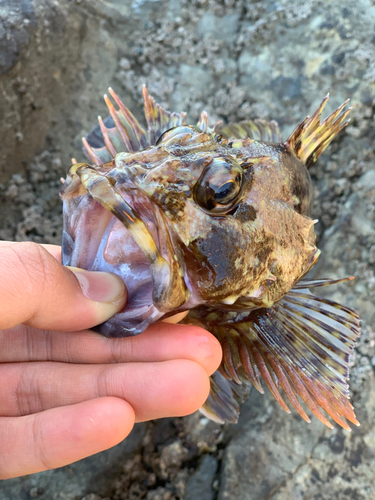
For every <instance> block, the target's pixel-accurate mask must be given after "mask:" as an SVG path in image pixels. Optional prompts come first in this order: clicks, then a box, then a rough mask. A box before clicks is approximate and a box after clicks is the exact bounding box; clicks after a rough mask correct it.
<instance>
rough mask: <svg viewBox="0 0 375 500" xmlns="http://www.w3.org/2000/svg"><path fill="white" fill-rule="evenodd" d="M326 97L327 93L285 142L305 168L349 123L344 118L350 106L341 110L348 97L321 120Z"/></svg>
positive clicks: (327, 97)
mask: <svg viewBox="0 0 375 500" xmlns="http://www.w3.org/2000/svg"><path fill="white" fill-rule="evenodd" d="M328 99H329V96H328V95H327V96H326V97H325V98H324V99H323V101H322V102H321V103H320V105H319V107H318V109H317V110H316V111H315V113H314V114H313V115H312V117H311V118H310V117H307V118H305V120H303V122H302V123H300V124H299V125H298V126H297V127H296V129H295V130H294V132H293V133H292V134H291V135H290V137H289V138H288V140H287V141H286V143H285V144H286V146H288V147H289V148H290V149H291V151H292V152H293V153H294V154H295V155H296V156H298V158H299V159H300V160H301V161H302V162H303V163H304V164H305V165H306V167H307V168H309V167H310V166H311V165H312V164H313V163H314V162H315V161H316V160H317V158H318V157H319V156H320V155H321V154H322V153H323V151H324V150H325V149H326V147H327V146H329V144H330V143H331V141H332V140H333V138H334V137H335V136H336V135H337V134H338V133H339V132H340V131H341V130H342V129H343V128H344V127H346V126H347V125H348V123H349V120H346V118H347V116H348V114H349V112H350V109H351V108H348V109H347V110H346V111H343V110H344V108H345V106H346V105H347V104H348V102H349V99H348V100H346V101H345V102H344V103H343V104H341V106H339V107H338V108H337V109H336V110H335V111H334V112H333V113H332V114H331V115H329V116H328V118H326V119H325V120H324V121H323V122H321V117H322V112H323V109H324V108H325V105H326V104H327V101H328Z"/></svg>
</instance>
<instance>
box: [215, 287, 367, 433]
mask: <svg viewBox="0 0 375 500" xmlns="http://www.w3.org/2000/svg"><path fill="white" fill-rule="evenodd" d="M323 281H324V280H323ZM332 281H334V282H335V280H332ZM317 282H318V286H322V280H317ZM311 283H312V280H306V282H305V284H304V286H305V287H306V284H309V285H311ZM325 284H327V283H324V285H325ZM210 331H212V333H213V334H214V335H216V337H217V338H218V339H219V341H220V342H221V344H222V345H223V350H224V357H223V362H222V366H221V369H220V373H224V374H225V375H224V376H223V375H220V376H221V377H222V378H223V379H225V380H226V384H229V386H230V387H231V390H232V392H233V391H235V390H238V388H239V387H243V389H245V388H246V387H247V385H248V384H252V385H254V386H255V387H256V388H257V389H258V390H259V389H261V385H260V378H262V379H263V381H264V382H265V384H266V385H267V386H268V388H269V389H270V391H271V393H272V394H273V395H274V397H275V399H276V400H277V401H278V403H279V404H280V406H281V407H282V408H283V409H284V410H285V411H287V412H289V408H288V406H287V405H286V403H285V401H284V399H283V398H282V396H281V394H280V392H279V391H280V388H282V389H283V391H284V393H285V394H286V396H287V398H288V400H289V401H290V403H291V404H292V405H293V406H294V408H295V409H296V410H297V412H298V413H299V414H300V415H301V417H302V418H304V419H305V420H306V421H309V417H308V415H307V414H306V412H305V410H304V409H303V408H302V406H301V404H300V402H299V400H298V396H299V397H300V398H301V399H302V400H303V401H304V402H305V404H306V405H307V407H308V408H309V409H310V410H311V412H312V413H313V414H314V415H315V416H316V417H317V418H319V419H320V420H321V421H322V422H323V423H324V424H325V425H327V426H328V427H331V428H332V424H331V422H330V421H329V420H328V419H327V418H326V416H325V415H324V414H323V413H322V411H323V410H324V411H325V412H326V413H327V414H328V415H329V416H330V417H331V418H332V419H333V420H334V421H335V422H336V423H337V424H339V425H341V426H342V427H343V428H344V429H346V430H350V427H349V426H348V424H347V422H346V420H348V421H350V422H352V423H354V424H356V425H358V421H357V419H356V417H355V414H354V411H353V407H352V405H351V404H350V402H349V387H348V384H347V379H348V370H349V368H348V365H349V358H350V355H351V353H352V351H353V348H354V345H355V341H356V339H357V337H358V335H359V318H358V315H357V314H356V313H355V312H354V311H353V310H351V309H350V308H347V307H345V306H341V305H340V304H337V303H336V302H334V301H332V300H328V299H324V298H322V299H321V298H319V297H316V296H315V295H313V294H312V293H311V292H309V291H308V290H307V288H302V286H301V287H297V288H294V289H292V290H291V291H290V293H289V294H287V295H286V296H285V297H284V298H283V299H282V300H280V301H279V302H278V303H277V304H275V305H274V306H273V307H272V308H270V309H257V310H255V311H252V312H250V313H249V315H248V316H247V317H246V318H244V319H242V320H241V321H240V322H238V323H230V324H227V325H223V324H222V323H221V324H220V325H217V326H211V327H210ZM239 382H240V383H239ZM223 384H224V382H223ZM229 386H226V388H227V389H228V387H229ZM219 389H220V385H219V386H216V387H215V390H216V392H218V391H219ZM261 392H263V391H261ZM228 394H229V393H228V390H227V392H226V397H227V398H228V397H229V396H228ZM233 394H234V392H233ZM243 394H244V393H243ZM218 396H219V395H218V394H216V399H215V401H216V403H215V405H212V404H211V407H210V411H211V412H213V411H217V412H219V413H220V415H221V417H220V418H222V417H223V415H224V413H225V412H228V411H229V410H228V408H229V406H230V408H231V411H233V408H234V406H233V405H237V406H238V405H239V404H240V403H239V402H238V401H237V399H238V398H237V399H235V400H233V398H232V399H231V402H230V404H229V403H228V401H227V402H226V403H225V405H226V410H225V411H224V410H223V409H222V408H221V407H220V403H219V399H218ZM233 397H234V396H233ZM228 405H229V406H228ZM345 419H346V420H345Z"/></svg>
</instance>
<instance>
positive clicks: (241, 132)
mask: <svg viewBox="0 0 375 500" xmlns="http://www.w3.org/2000/svg"><path fill="white" fill-rule="evenodd" d="M215 132H217V133H219V134H221V135H223V136H224V137H227V138H228V139H231V138H235V139H246V138H250V139H254V140H255V141H264V142H281V140H282V139H281V132H280V128H279V125H278V123H277V122H275V121H267V120H253V121H249V120H248V121H242V122H239V123H229V124H228V125H223V124H222V123H219V124H218V125H217V126H216V127H215Z"/></svg>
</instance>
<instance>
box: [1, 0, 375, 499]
mask: <svg viewBox="0 0 375 500" xmlns="http://www.w3.org/2000/svg"><path fill="white" fill-rule="evenodd" d="M374 25H375V7H374V6H373V5H372V2H371V1H370V0H357V1H356V2H352V1H350V0H331V1H323V0H303V1H299V0H298V1H293V2H290V1H289V0H279V1H278V2H275V1H271V0H261V1H249V0H236V1H235V0H220V1H219V0H218V1H213V0H194V1H191V0H189V1H188V0H169V1H168V0H134V1H131V0H112V1H102V0H75V1H71V0H22V1H21V0H10V1H6V0H5V1H4V0H3V1H2V2H1V3H0V89H1V92H0V113H1V115H0V116H1V120H0V134H1V138H2V141H1V156H0V182H3V184H1V185H0V238H2V239H16V240H18V241H21V240H33V241H37V242H51V243H59V242H60V234H61V205H60V201H59V198H58V188H59V177H60V176H61V175H64V174H65V171H66V169H67V168H68V167H69V159H70V158H71V157H72V156H74V157H77V159H78V160H79V159H81V158H82V155H81V153H80V148H81V146H80V137H81V136H82V135H83V134H84V133H86V132H87V131H88V130H89V129H90V128H91V126H92V125H93V124H94V123H95V120H96V115H97V114H105V107H104V104H103V103H102V100H101V94H102V93H103V92H104V91H105V90H106V88H107V86H108V85H109V84H110V85H111V86H113V87H114V89H115V90H116V92H118V93H119V94H120V95H121V97H122V98H123V99H124V102H125V103H126V104H127V105H128V106H129V107H130V108H131V109H132V110H133V111H134V112H135V114H136V115H137V117H141V100H140V89H141V86H142V84H143V83H147V84H148V88H149V91H150V93H151V94H153V95H154V96H155V97H156V98H157V99H158V101H159V102H161V103H162V104H164V105H167V106H168V107H170V108H174V109H175V110H178V111H181V110H186V111H187V112H188V113H189V116H190V117H191V118H192V119H194V120H195V119H196V118H197V116H198V114H199V112H200V111H201V109H202V108H205V109H206V111H208V112H209V113H210V115H211V116H212V118H213V120H216V119H223V120H235V119H244V118H255V117H261V118H274V119H276V120H278V121H279V123H280V124H281V126H282V129H283V130H284V132H285V136H287V134H288V133H289V132H290V131H291V129H292V128H293V127H294V126H295V125H296V124H297V123H298V122H299V121H300V120H301V119H302V118H304V117H305V115H306V114H307V113H308V112H310V111H312V110H313V109H314V107H315V106H316V105H317V104H318V103H319V102H320V100H321V99H322V97H323V96H324V95H325V94H326V93H327V91H330V92H331V96H332V97H331V100H330V102H329V104H328V108H329V110H333V109H334V107H335V106H337V105H338V104H340V103H341V102H343V101H344V100H345V99H346V98H347V97H350V98H351V99H352V105H353V111H352V122H351V125H350V126H349V127H348V128H347V129H346V131H345V132H344V133H342V134H341V136H340V139H339V140H337V141H335V142H334V144H332V146H331V147H330V148H329V149H328V150H327V152H326V153H324V155H323V156H322V157H321V158H320V159H319V162H318V163H317V164H316V165H314V166H313V168H312V170H311V173H312V177H313V181H314V186H315V202H314V216H315V217H317V218H319V220H320V222H319V224H318V225H317V226H316V228H317V231H318V234H319V237H320V244H319V246H320V248H321V249H322V256H321V259H320V263H319V265H318V266H317V269H316V273H315V274H316V275H319V276H321V277H325V276H327V277H341V276H344V275H351V274H354V275H355V276H356V280H355V282H353V283H350V284H342V285H339V286H336V287H331V288H326V289H321V291H322V293H323V292H324V293H326V294H327V295H329V296H331V297H333V298H334V299H336V300H339V301H342V302H343V303H345V304H347V305H349V306H352V307H356V308H357V309H358V311H359V312H360V314H361V316H362V317H363V319H364V324H363V333H362V338H361V340H360V342H359V345H358V348H357V351H356V355H355V357H354V358H353V363H352V364H353V366H352V376H351V388H352V391H353V402H354V404H355V406H356V409H357V416H358V418H359V420H360V421H361V423H362V425H361V427H359V428H355V429H354V430H353V432H352V433H351V434H349V433H347V432H345V431H342V430H340V429H338V428H335V430H333V431H330V430H328V429H326V428H324V427H323V425H321V424H320V423H319V422H318V421H317V420H316V419H314V420H313V422H312V424H311V425H310V426H308V425H307V424H306V423H305V422H303V421H302V420H301V419H299V418H298V417H297V416H296V415H295V414H292V415H286V414H285V413H284V412H282V410H281V409H280V408H279V407H278V406H277V404H276V403H275V402H274V401H273V400H272V398H271V397H270V396H269V395H267V394H266V395H265V396H260V395H258V394H257V393H256V391H255V390H254V391H253V392H252V394H251V396H250V399H249V401H248V402H247V403H246V404H245V405H244V407H243V409H242V414H241V418H240V422H239V424H238V425H237V426H228V427H223V428H222V427H220V426H218V425H217V424H214V423H212V422H209V421H207V419H205V418H203V417H200V416H199V415H198V414H196V415H193V416H191V417H188V418H185V419H170V420H169V419H166V420H161V421H158V422H153V423H150V424H147V425H145V426H142V427H138V428H136V430H135V433H134V436H133V437H132V438H131V439H130V440H129V441H130V443H129V444H126V442H125V444H122V445H120V446H119V447H118V448H115V450H114V451H113V452H110V453H109V454H101V455H98V456H96V457H93V458H90V459H88V460H87V461H82V462H80V463H78V464H75V465H72V466H70V467H66V468H63V469H60V470H59V471H56V472H47V473H42V474H38V475H35V476H32V477H26V478H20V479H15V480H10V481H5V482H3V483H2V486H1V488H0V499H1V500H3V499H4V500H5V499H6V500H8V499H11V498H25V499H29V498H41V499H46V500H47V499H54V498H59V499H60V498H63V499H66V500H79V499H81V498H83V497H84V498H85V500H100V499H102V498H111V499H112V500H120V499H121V500H128V499H129V500H130V499H132V500H135V499H146V500H172V499H183V498H185V499H186V500H192V499H195V498H200V499H201V500H206V499H207V500H215V499H219V500H224V499H225V500H226V499H234V498H240V499H241V500H250V499H254V500H289V499H291V498H293V499H296V500H370V499H372V498H374V497H375V476H374V473H373V471H374V466H375V434H374V428H375V425H374V424H375V381H374V366H375V334H374V320H375V307H374V301H375V275H374V270H375V162H374V148H375V128H374V102H375V101H374V100H375V84H374V83H375V37H374V29H373V27H374ZM110 464H111V465H110ZM72 478H74V479H72Z"/></svg>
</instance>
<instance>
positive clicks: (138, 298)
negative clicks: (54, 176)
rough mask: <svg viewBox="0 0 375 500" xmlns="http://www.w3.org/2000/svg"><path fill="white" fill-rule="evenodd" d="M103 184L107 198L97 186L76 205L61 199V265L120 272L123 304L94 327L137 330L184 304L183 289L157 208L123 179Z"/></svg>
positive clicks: (113, 333)
mask: <svg viewBox="0 0 375 500" xmlns="http://www.w3.org/2000/svg"><path fill="white" fill-rule="evenodd" d="M103 179H106V178H105V177H104V176H103ZM108 184H110V183H109V182H108ZM104 187H106V186H104ZM107 188H108V189H109V190H110V191H111V193H110V194H111V195H112V197H110V196H109V194H108V192H107V190H106V189H104V188H103V186H102V187H101V189H98V186H97V185H96V186H95V190H94V188H92V189H90V190H89V193H90V194H91V197H92V198H93V199H92V198H91V197H87V196H84V197H83V198H82V199H81V200H80V202H79V204H78V206H77V205H76V206H75V207H71V206H70V204H71V203H74V200H70V199H66V200H64V215H65V216H64V235H63V264H64V265H69V266H75V267H81V268H84V269H88V270H92V271H96V270H98V271H106V272H112V273H115V274H117V275H118V276H120V278H121V279H122V280H123V281H124V283H125V285H126V288H127V292H128V299H127V304H126V306H125V307H124V308H123V310H122V311H120V312H119V313H117V314H115V315H114V316H113V317H112V318H110V319H109V320H108V321H106V322H105V323H103V324H101V325H98V326H97V327H95V328H94V330H96V331H98V332H99V333H101V334H103V335H105V336H108V337H123V336H129V335H137V334H139V333H141V332H142V331H144V330H145V329H146V328H147V326H148V325H149V324H151V323H153V322H155V321H157V320H158V319H160V318H161V317H163V316H164V315H165V314H166V313H167V314H168V313H169V312H171V311H173V310H175V309H177V308H178V307H180V306H181V305H182V304H184V303H185V302H186V299H187V293H188V292H187V288H186V285H185V282H184V280H183V277H182V274H183V273H182V272H181V269H180V264H179V263H178V261H177V260H176V258H175V252H174V248H173V245H172V240H171V237H170V234H169V230H168V227H167V222H166V221H165V216H164V214H163V213H162V212H161V210H160V209H159V207H157V206H156V205H155V204H154V203H153V202H152V201H151V200H150V199H149V197H148V196H147V195H146V194H145V193H144V192H143V191H142V190H140V189H139V188H137V187H136V186H132V185H129V184H128V183H127V185H119V186H116V189H115V190H114V187H113V185H112V186H107ZM113 194H115V197H113ZM90 198H91V199H90ZM72 209H73V211H74V212H75V213H74V216H73V217H72ZM69 220H70V221H71V224H70V225H69Z"/></svg>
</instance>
